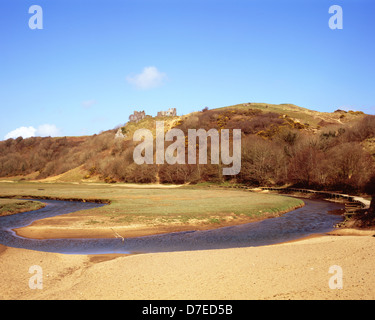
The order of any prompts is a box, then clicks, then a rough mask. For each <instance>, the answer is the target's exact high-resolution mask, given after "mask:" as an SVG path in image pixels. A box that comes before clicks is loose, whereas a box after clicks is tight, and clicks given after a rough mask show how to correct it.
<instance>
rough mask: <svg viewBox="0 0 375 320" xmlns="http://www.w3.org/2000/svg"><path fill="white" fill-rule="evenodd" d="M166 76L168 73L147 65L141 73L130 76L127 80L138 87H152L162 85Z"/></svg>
mask: <svg viewBox="0 0 375 320" xmlns="http://www.w3.org/2000/svg"><path fill="white" fill-rule="evenodd" d="M166 78H167V75H166V74H165V73H163V72H160V71H159V70H158V69H157V68H156V67H145V68H144V69H143V71H142V72H141V73H139V74H136V75H135V76H133V77H131V76H128V77H126V80H127V81H128V82H129V83H130V84H132V85H134V86H135V87H136V88H138V89H151V88H156V87H159V86H161V85H162V84H163V81H164V80H165V79H166Z"/></svg>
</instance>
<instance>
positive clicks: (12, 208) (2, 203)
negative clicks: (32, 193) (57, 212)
mask: <svg viewBox="0 0 375 320" xmlns="http://www.w3.org/2000/svg"><path fill="white" fill-rule="evenodd" d="M43 207H44V204H43V203H41V202H39V201H29V200H18V199H0V216H6V215H10V214H15V213H20V212H26V211H33V210H37V209H40V208H43Z"/></svg>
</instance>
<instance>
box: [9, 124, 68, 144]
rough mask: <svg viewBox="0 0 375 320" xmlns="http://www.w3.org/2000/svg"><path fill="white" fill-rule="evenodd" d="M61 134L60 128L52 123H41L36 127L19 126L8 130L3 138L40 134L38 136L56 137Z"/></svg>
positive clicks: (28, 136)
mask: <svg viewBox="0 0 375 320" xmlns="http://www.w3.org/2000/svg"><path fill="white" fill-rule="evenodd" d="M59 135H61V133H60V130H59V129H58V128H57V127H56V126H55V125H54V124H42V125H40V126H39V127H38V128H37V129H36V128H34V127H32V126H30V127H19V128H17V129H15V130H12V131H10V132H8V133H7V134H6V135H5V137H4V139H5V140H6V139H9V138H13V139H16V138H18V137H22V138H24V139H26V138H30V137H35V136H40V137H48V136H51V137H56V136H59Z"/></svg>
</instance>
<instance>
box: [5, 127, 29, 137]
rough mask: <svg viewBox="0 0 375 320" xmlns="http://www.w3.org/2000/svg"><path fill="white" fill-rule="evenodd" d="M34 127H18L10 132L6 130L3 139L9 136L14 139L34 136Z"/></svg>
mask: <svg viewBox="0 0 375 320" xmlns="http://www.w3.org/2000/svg"><path fill="white" fill-rule="evenodd" d="M35 132H36V129H35V128H34V127H19V128H17V129H15V130H13V131H11V132H8V133H7V134H6V135H5V137H4V139H5V140H7V139H9V138H13V139H16V138H18V137H22V138H30V137H34V136H35Z"/></svg>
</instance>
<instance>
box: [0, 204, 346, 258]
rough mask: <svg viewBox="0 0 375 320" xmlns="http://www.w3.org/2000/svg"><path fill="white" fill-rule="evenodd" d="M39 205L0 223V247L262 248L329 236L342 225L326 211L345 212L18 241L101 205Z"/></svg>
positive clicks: (311, 209)
mask: <svg viewBox="0 0 375 320" xmlns="http://www.w3.org/2000/svg"><path fill="white" fill-rule="evenodd" d="M38 201H41V202H44V203H46V204H47V206H46V207H44V208H42V209H39V210H35V211H30V212H24V213H18V214H14V215H10V216H4V217H0V244H3V245H6V246H9V247H15V248H24V249H31V250H38V251H45V252H57V253H65V254H103V253H146V252H167V251H188V250H204V249H223V248H235V247H250V246H263V245H270V244H275V243H280V242H284V241H289V240H295V239H298V238H302V237H305V236H308V235H311V234H315V233H324V232H328V231H330V230H332V229H333V226H334V225H335V224H336V223H338V222H340V221H342V217H341V216H338V215H332V214H328V211H330V210H336V209H341V208H343V205H340V204H337V203H332V202H328V201H322V200H310V199H303V201H304V202H305V206H304V207H302V208H299V209H296V210H293V211H290V212H288V213H286V214H284V215H282V216H281V217H277V218H270V219H266V220H263V221H260V222H253V223H247V224H242V225H238V226H230V227H224V228H219V229H214V230H205V231H187V232H174V233H168V234H161V235H154V236H145V237H138V238H129V239H125V241H122V239H119V238H113V239H46V240H37V239H28V238H23V237H20V236H18V235H16V233H15V232H14V231H13V230H12V229H15V228H20V227H24V226H27V225H29V224H31V223H32V222H33V221H35V220H39V219H43V218H47V217H52V216H56V215H60V214H66V213H70V212H74V211H78V210H84V209H91V208H95V207H100V206H103V205H104V204H98V203H90V202H78V201H60V200H38Z"/></svg>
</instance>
